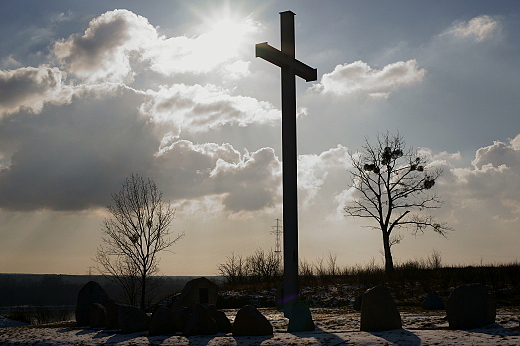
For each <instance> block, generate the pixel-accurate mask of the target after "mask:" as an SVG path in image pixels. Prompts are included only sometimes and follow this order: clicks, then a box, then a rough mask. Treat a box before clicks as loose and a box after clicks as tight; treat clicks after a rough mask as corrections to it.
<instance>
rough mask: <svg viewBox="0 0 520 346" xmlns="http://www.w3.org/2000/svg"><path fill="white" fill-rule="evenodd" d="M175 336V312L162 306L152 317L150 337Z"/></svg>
mask: <svg viewBox="0 0 520 346" xmlns="http://www.w3.org/2000/svg"><path fill="white" fill-rule="evenodd" d="M165 334H175V321H174V318H173V311H172V310H171V309H168V308H167V307H165V306H160V307H159V308H158V309H157V311H155V313H154V314H153V316H152V320H151V321H150V327H149V328H148V336H154V335H165Z"/></svg>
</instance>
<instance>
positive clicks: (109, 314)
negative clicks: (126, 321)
mask: <svg viewBox="0 0 520 346" xmlns="http://www.w3.org/2000/svg"><path fill="white" fill-rule="evenodd" d="M105 309H106V317H105V328H106V329H119V322H118V315H119V304H117V303H116V302H115V301H114V300H113V299H110V300H109V301H108V303H107V304H106V305H105Z"/></svg>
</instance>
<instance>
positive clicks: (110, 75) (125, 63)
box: [53, 10, 258, 82]
mask: <svg viewBox="0 0 520 346" xmlns="http://www.w3.org/2000/svg"><path fill="white" fill-rule="evenodd" d="M230 25H231V24H229V25H228V26H227V27H226V28H227V30H228V31H229V32H228V31H226V32H225V33H222V32H221V31H219V30H214V31H212V32H209V33H204V34H201V35H199V36H195V37H186V36H177V37H170V38H167V37H165V36H164V35H160V34H159V32H158V31H157V28H155V27H153V26H152V25H151V24H150V23H149V22H148V20H147V19H146V18H144V17H142V16H139V15H136V14H134V13H133V12H131V11H128V10H114V11H109V12H106V13H104V14H102V15H101V16H99V17H96V18H94V19H93V20H92V21H91V22H90V23H89V26H88V28H87V29H86V30H85V32H84V33H83V34H76V35H72V36H70V37H69V38H67V39H62V40H60V41H58V42H56V43H55V44H54V47H53V53H54V55H55V56H56V57H57V58H58V59H59V61H60V62H61V63H62V64H63V65H64V66H65V67H66V68H67V70H68V71H69V72H71V73H73V74H74V75H76V76H77V77H80V78H82V79H84V80H86V81H99V80H107V81H112V82H122V81H131V80H133V77H134V76H135V71H134V69H133V67H132V64H136V63H141V66H146V67H147V68H149V69H151V70H152V71H155V72H157V73H160V74H164V75H172V74H178V73H186V72H189V73H196V74H198V73H207V72H209V71H211V70H213V69H215V68H217V67H219V68H220V67H221V68H222V71H223V72H225V73H226V78H240V77H242V76H244V75H247V74H248V73H249V64H248V63H247V62H244V61H240V60H236V58H237V57H238V47H239V45H240V44H241V38H242V37H243V36H244V34H245V33H247V32H253V31H255V30H257V27H258V25H257V24H256V23H255V22H254V21H251V20H247V21H244V22H243V23H235V24H234V25H235V26H236V27H231V26H230ZM233 58H235V61H229V60H230V59H233ZM223 62H227V64H226V65H225V66H221V64H222V63H223ZM143 63H145V64H144V65H143Z"/></svg>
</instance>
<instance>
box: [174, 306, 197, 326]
mask: <svg viewBox="0 0 520 346" xmlns="http://www.w3.org/2000/svg"><path fill="white" fill-rule="evenodd" d="M192 314H193V309H190V308H187V307H185V306H183V307H181V308H177V309H174V310H173V321H174V324H175V330H176V331H183V330H184V327H185V326H186V323H187V322H188V320H189V319H190V316H191V315H192Z"/></svg>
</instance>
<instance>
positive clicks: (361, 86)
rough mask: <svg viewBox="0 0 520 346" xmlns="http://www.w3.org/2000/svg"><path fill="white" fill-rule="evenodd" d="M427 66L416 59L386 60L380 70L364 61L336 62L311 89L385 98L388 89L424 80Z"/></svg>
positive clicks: (391, 89)
mask: <svg viewBox="0 0 520 346" xmlns="http://www.w3.org/2000/svg"><path fill="white" fill-rule="evenodd" d="M425 74H426V70H425V69H422V68H419V66H418V64H417V61H416V60H415V59H412V60H408V61H398V62H395V63H392V64H388V65H386V66H385V67H383V69H381V70H376V69H373V68H371V67H370V66H369V65H368V64H367V63H366V62H363V61H360V60H359V61H355V62H353V63H351V64H342V65H337V66H336V67H335V68H334V71H332V72H330V73H325V74H324V75H323V76H322V78H321V81H320V83H318V84H316V85H314V86H313V87H312V88H311V90H313V91H315V92H319V93H331V94H334V95H338V96H342V95H353V96H368V97H372V98H376V99H385V98H388V96H389V95H390V93H391V92H392V91H394V90H397V89H399V88H401V87H403V86H406V85H410V84H414V83H418V82H420V81H422V80H423V78H424V76H425Z"/></svg>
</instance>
